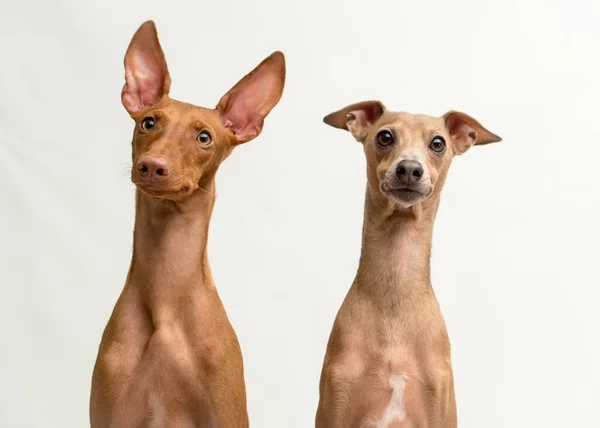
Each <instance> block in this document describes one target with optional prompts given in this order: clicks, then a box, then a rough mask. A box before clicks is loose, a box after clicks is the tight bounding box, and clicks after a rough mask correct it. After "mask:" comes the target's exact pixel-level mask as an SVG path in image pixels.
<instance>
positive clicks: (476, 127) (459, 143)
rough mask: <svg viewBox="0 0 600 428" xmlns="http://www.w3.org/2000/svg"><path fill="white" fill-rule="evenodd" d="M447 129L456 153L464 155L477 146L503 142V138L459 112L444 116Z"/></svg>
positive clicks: (450, 112)
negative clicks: (470, 148)
mask: <svg viewBox="0 0 600 428" xmlns="http://www.w3.org/2000/svg"><path fill="white" fill-rule="evenodd" d="M444 121H445V122H446V128H447V129H448V132H450V136H451V137H452V144H453V146H454V153H456V154H458V155H462V154H463V153H464V152H466V151H467V150H468V149H469V147H471V146H473V145H475V144H489V143H497V142H499V141H502V138H500V137H498V136H497V135H495V134H492V133H491V132H490V131H488V130H487V129H485V128H484V127H483V125H481V124H480V123H479V122H477V121H476V120H475V119H473V118H472V117H471V116H469V115H466V114H464V113H461V112H458V111H449V112H448V113H446V114H445V115H444Z"/></svg>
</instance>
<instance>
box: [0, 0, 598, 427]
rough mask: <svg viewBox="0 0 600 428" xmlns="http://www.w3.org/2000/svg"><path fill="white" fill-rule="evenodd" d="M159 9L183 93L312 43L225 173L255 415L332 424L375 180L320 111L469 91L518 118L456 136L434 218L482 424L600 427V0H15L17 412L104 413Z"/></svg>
mask: <svg viewBox="0 0 600 428" xmlns="http://www.w3.org/2000/svg"><path fill="white" fill-rule="evenodd" d="M146 19H154V20H155V22H156V24H157V27H158V31H159V36H160V39H161V42H162V45H163V48H164V51H165V53H166V57H167V61H168V63H169V68H170V71H171V76H172V79H173V86H172V92H171V95H172V96H173V97H174V98H176V99H180V100H183V101H188V102H192V103H195V104H197V105H202V106H208V107H212V106H214V105H215V104H216V103H217V101H218V99H219V98H220V96H221V95H223V94H224V93H225V92H226V91H227V90H228V89H229V88H230V87H231V86H232V85H233V84H234V83H235V82H237V80H238V79H239V78H241V77H242V76H243V75H244V74H245V73H246V72H248V71H249V70H251V69H252V68H253V67H254V66H255V65H257V64H258V63H259V62H260V60H262V59H263V58H264V57H266V56H267V55H268V54H270V53H271V52H272V51H274V50H276V49H281V50H283V51H284V52H285V54H286V57H287V67H288V75H287V84H286V89H285V92H284V96H283V98H282V101H281V102H280V104H279V105H278V106H277V107H276V108H275V109H274V110H273V112H272V114H271V116H270V117H269V118H267V120H266V124H265V128H264V132H263V133H262V135H261V136H260V137H259V138H258V139H257V140H255V141H253V142H251V143H248V144H247V145H244V146H242V147H240V148H239V149H237V150H236V151H235V152H234V153H233V155H232V156H231V157H230V158H229V159H228V160H227V161H226V162H225V163H224V164H223V166H222V168H221V170H220V172H219V174H218V177H217V192H218V198H217V204H216V208H215V212H214V215H213V222H212V225H211V235H210V242H209V251H210V259H211V262H212V267H213V273H214V277H215V281H216V284H217V287H218V289H219V291H220V293H221V296H222V298H223V300H224V303H225V307H226V309H227V311H228V313H229V316H230V319H231V321H232V324H233V326H234V328H235V329H236V331H237V333H238V335H239V338H240V342H241V345H242V350H243V354H244V362H245V367H246V383H247V391H248V409H249V412H250V419H251V424H252V426H253V427H258V428H268V427H272V428H280V427H286V428H287V427H291V428H294V427H298V428H300V427H310V426H311V425H312V426H314V414H315V410H316V405H317V399H318V381H319V375H320V370H321V363H322V358H323V355H324V352H325V345H326V342H327V339H328V336H329V332H330V328H331V325H332V322H333V319H334V316H335V314H336V312H337V310H338V307H339V305H340V303H341V301H342V299H343V297H344V296H345V293H346V291H347V289H348V287H349V286H350V284H351V282H352V279H353V277H354V273H355V271H356V267H357V264H358V256H359V251H360V233H361V226H362V215H363V213H362V209H363V198H364V189H365V180H366V179H365V161H364V155H363V153H362V149H361V146H360V144H358V143H356V142H354V140H353V139H352V137H351V136H350V135H349V134H347V133H345V132H342V131H339V130H335V129H333V128H329V127H327V126H326V125H324V124H322V122H321V119H322V117H323V116H324V115H325V114H327V113H329V112H331V111H333V110H336V109H338V108H341V107H343V106H345V105H347V104H350V103H353V102H357V101H362V100H365V99H381V100H382V101H383V102H384V103H385V104H386V105H387V106H388V107H389V108H390V109H393V110H404V111H409V112H415V113H427V114H433V115H441V114H443V113H444V112H445V111H446V110H449V109H460V110H463V111H465V112H466V113H469V114H471V115H473V116H474V117H475V118H477V119H479V120H480V121H481V122H482V123H483V124H484V125H485V126H486V127H488V128H489V129H490V130H491V131H492V132H494V133H497V134H498V135H500V136H502V137H503V139H504V141H503V142H502V143H499V144H495V145H490V146H485V147H476V148H473V149H472V150H471V151H469V152H468V153H467V154H465V155H464V156H462V157H460V158H456V159H455V162H454V164H453V166H452V168H451V171H450V174H449V179H448V181H447V184H446V188H445V190H444V193H443V197H442V203H441V207H440V211H439V215H438V219H437V223H436V226H435V236H434V251H433V268H432V269H433V270H432V281H433V285H434V288H435V290H436V293H437V296H438V298H439V301H440V304H441V307H442V310H443V313H444V315H445V318H446V321H447V324H448V329H449V334H450V338H451V341H452V346H453V364H454V371H455V378H456V395H457V401H458V412H459V422H460V425H459V426H460V427H464V428H469V427H472V428H482V427H486V428H487V427H510V428H516V427H528V428H529V427H561V428H562V427H584V426H585V427H591V426H600V422H598V419H599V417H598V413H597V409H598V403H599V402H600V368H599V362H600V343H599V341H600V339H599V338H600V333H599V331H598V330H599V329H600V310H598V300H599V298H600V291H599V286H600V278H599V273H598V267H599V261H598V256H599V255H600V244H599V241H600V236H599V235H600V233H599V226H598V224H599V221H600V218H599V217H600V216H599V214H600V191H599V190H598V184H597V177H598V174H597V170H598V165H599V163H600V148H599V147H600V141H599V135H600V130H599V129H598V114H599V113H600V109H599V107H600V106H599V102H600V85H599V83H598V82H599V79H600V30H599V29H598V21H599V19H600V6H599V3H598V2H587V3H586V2H578V1H570V2H564V1H558V0H544V1H542V0H521V1H507V0H503V1H493V2H490V1H482V0H471V1H467V0H455V1H452V2H442V1H398V0H395V1H387V2H379V1H374V0H370V1H362V0H345V1H324V0H321V1H313V0H310V1H301V2H297V1H294V2H286V1H282V0H271V1H267V0H253V1H243V0H213V1H207V0H205V1H200V0H198V1H194V2H192V1H187V2H180V1H171V2H166V1H152V0H146V1H123V0H119V1H117V0H102V1H94V2H92V1H81V0H71V1H67V0H60V1H58V0H57V1H53V2H49V1H42V0H39V1H31V0H30V1H21V2H16V1H15V2H10V1H8V0H1V3H0V183H1V184H0V189H1V191H2V199H1V201H0V215H1V218H0V240H1V249H0V256H1V257H0V286H1V295H0V346H1V349H0V426H2V427H3V428H4V427H5V428H13V427H36V428H37V427H56V428H71V427H73V428H80V427H85V426H87V425H88V399H89V390H90V378H91V373H92V367H93V364H94V361H95V358H96V352H97V346H98V343H99V340H100V337H101V333H102V331H103V329H104V326H105V324H106V322H107V320H108V317H109V315H110V312H111V310H112V307H113V305H114V303H115V301H116V299H117V297H118V295H119V293H120V291H121V288H122V286H123V284H124V281H125V276H126V273H127V269H128V266H129V262H130V257H131V244H132V230H133V220H134V218H133V213H134V186H133V185H132V184H131V182H130V181H129V178H128V168H129V161H130V141H131V140H130V139H131V134H132V129H133V128H132V126H133V122H132V121H131V119H130V118H129V116H128V114H127V113H126V112H125V110H124V109H123V107H122V105H121V102H120V91H121V87H122V85H123V82H124V71H123V65H122V61H123V55H124V53H125V49H126V47H127V45H128V43H129V40H130V38H131V36H132V35H133V33H134V32H135V30H136V29H137V27H138V26H139V25H140V24H141V23H142V22H143V21H144V20H146Z"/></svg>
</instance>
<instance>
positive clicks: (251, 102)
mask: <svg viewBox="0 0 600 428" xmlns="http://www.w3.org/2000/svg"><path fill="white" fill-rule="evenodd" d="M284 84H285V57H284V56H283V53H281V52H279V51H277V52H274V53H272V54H271V55H270V56H269V57H268V58H266V59H265V60H263V62H261V63H260V64H259V65H258V66H257V67H256V68H255V69H254V70H252V71H251V72H250V73H248V74H247V75H246V76H245V77H244V78H242V80H240V81H239V82H238V83H237V84H236V85H235V86H234V87H233V88H231V89H230V90H229V92H227V93H226V94H225V95H223V98H221V100H220V101H219V104H218V105H217V110H219V113H220V117H221V123H222V124H223V126H224V127H225V128H229V129H230V130H231V132H232V133H233V136H234V140H235V142H237V143H245V142H247V141H250V140H252V139H253V138H255V137H256V136H258V134H260V132H261V131H262V128H263V123H264V120H265V117H267V115H268V114H269V112H270V111H271V109H273V107H275V105H276V104H277V103H278V102H279V100H280V99H281V95H282V93H283V86H284Z"/></svg>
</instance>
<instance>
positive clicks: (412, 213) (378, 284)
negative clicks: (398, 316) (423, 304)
mask: <svg viewBox="0 0 600 428" xmlns="http://www.w3.org/2000/svg"><path fill="white" fill-rule="evenodd" d="M372 192H373V191H372V190H371V189H368V190H367V194H366V200H365V220H364V226H363V243H362V251H361V257H360V263H359V268H358V273H357V276H356V281H355V286H356V287H358V289H359V290H360V291H364V292H365V293H367V294H368V295H369V297H370V298H371V299H373V300H374V302H376V304H378V305H379V304H380V305H383V306H391V307H395V306H397V305H399V304H402V302H409V301H412V300H413V299H415V298H419V297H422V296H425V295H431V294H432V293H433V291H432V289H431V283H430V263H429V261H430V256H431V240H432V231H433V221H434V219H435V214H436V211H437V201H438V199H437V197H434V196H433V195H432V197H431V199H429V198H428V200H426V201H424V202H423V203H421V204H418V205H417V206H414V207H412V208H409V209H401V208H399V207H398V206H397V205H395V204H394V203H393V202H391V201H389V200H387V198H385V197H383V196H382V195H375V196H374V195H373V194H372Z"/></svg>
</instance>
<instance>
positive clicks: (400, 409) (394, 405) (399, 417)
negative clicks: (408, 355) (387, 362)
mask: <svg viewBox="0 0 600 428" xmlns="http://www.w3.org/2000/svg"><path fill="white" fill-rule="evenodd" d="M407 379H408V378H407V376H406V375H392V376H391V377H390V387H391V388H392V398H390V402H389V403H388V405H387V407H386V408H385V410H384V411H383V415H382V416H381V419H379V420H378V421H377V422H376V423H375V426H376V427H387V426H388V425H389V424H391V423H392V422H401V421H403V420H404V419H405V418H406V409H405V407H404V404H405V400H404V389H405V388H406V380H407Z"/></svg>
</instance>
